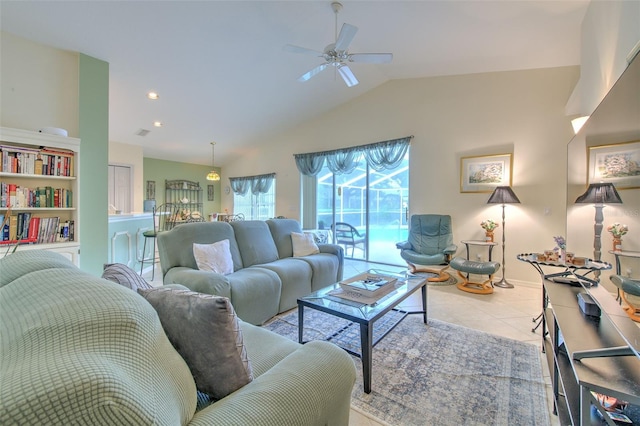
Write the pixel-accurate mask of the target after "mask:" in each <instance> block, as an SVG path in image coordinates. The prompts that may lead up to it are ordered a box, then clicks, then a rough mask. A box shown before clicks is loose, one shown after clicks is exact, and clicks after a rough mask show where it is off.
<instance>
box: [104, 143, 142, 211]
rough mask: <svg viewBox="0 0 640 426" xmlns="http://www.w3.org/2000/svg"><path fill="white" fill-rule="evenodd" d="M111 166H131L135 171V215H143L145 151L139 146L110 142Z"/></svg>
mask: <svg viewBox="0 0 640 426" xmlns="http://www.w3.org/2000/svg"><path fill="white" fill-rule="evenodd" d="M109 164H116V165H120V166H129V167H131V169H132V171H133V176H132V179H133V182H132V183H133V205H132V206H131V207H132V210H131V211H132V212H133V213H141V212H142V210H143V200H144V199H145V193H144V182H143V180H144V179H143V171H144V167H143V149H142V147H141V146H138V145H129V144H124V143H120V142H109Z"/></svg>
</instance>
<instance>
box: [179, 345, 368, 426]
mask: <svg viewBox="0 0 640 426" xmlns="http://www.w3.org/2000/svg"><path fill="white" fill-rule="evenodd" d="M355 378H356V370H355V365H354V363H353V360H352V359H351V357H350V356H349V355H348V354H347V353H346V352H345V351H344V350H342V349H340V348H338V347H337V346H335V345H333V344H331V343H328V342H324V341H313V342H309V343H307V344H305V345H302V346H301V347H300V348H299V349H298V350H296V351H295V352H292V353H291V354H289V355H288V356H287V357H285V358H283V359H282V360H281V361H280V362H279V363H277V364H276V365H275V366H274V367H273V368H271V369H270V370H269V371H267V372H265V373H264V374H262V375H261V376H259V377H257V378H256V379H254V380H253V381H252V382H251V383H249V384H248V385H246V386H244V387H242V388H240V389H238V390H237V391H235V392H234V393H232V394H230V395H228V396H227V397H225V398H223V399H221V400H219V401H217V402H215V403H213V404H211V405H210V406H208V407H207V408H205V409H203V410H201V411H199V412H197V413H196V414H195V415H194V417H193V419H192V420H191V422H190V423H189V424H190V425H194V426H197V425H203V426H204V425H212V424H225V425H252V424H253V425H255V424H269V425H346V424H348V423H349V410H350V406H351V391H352V389H353V385H354V383H355Z"/></svg>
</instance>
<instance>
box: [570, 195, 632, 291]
mask: <svg viewBox="0 0 640 426" xmlns="http://www.w3.org/2000/svg"><path fill="white" fill-rule="evenodd" d="M576 204H593V205H594V207H595V209H596V216H595V225H594V227H593V229H594V237H593V259H594V260H601V254H602V252H601V251H600V249H601V248H602V242H601V234H602V222H603V221H604V214H603V212H602V209H603V208H604V205H605V204H622V200H621V199H620V195H618V191H616V187H615V186H613V184H612V183H592V184H590V185H589V187H588V188H587V191H586V192H585V193H584V194H582V195H581V196H579V197H578V198H576ZM598 276H599V273H596V278H598Z"/></svg>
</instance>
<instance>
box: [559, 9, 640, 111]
mask: <svg viewBox="0 0 640 426" xmlns="http://www.w3.org/2000/svg"><path fill="white" fill-rule="evenodd" d="M639 41H640V2H639V1H592V2H591V3H589V7H588V8H587V12H586V14H585V17H584V20H583V22H582V34H581V49H580V65H581V67H580V81H579V83H578V84H577V85H576V88H575V91H574V93H573V94H572V96H571V98H570V100H569V102H568V103H567V109H566V110H567V115H574V116H575V115H589V114H591V113H592V112H593V111H594V110H595V109H596V107H597V106H598V104H599V103H600V101H602V99H603V98H604V97H605V95H606V94H607V93H608V92H609V89H611V87H612V86H613V85H614V83H615V82H616V81H617V80H618V78H619V77H620V75H621V74H622V72H623V71H624V70H625V68H626V67H627V60H626V59H627V55H628V54H629V52H630V51H631V50H632V49H633V47H634V46H635V45H636V43H638V42H639Z"/></svg>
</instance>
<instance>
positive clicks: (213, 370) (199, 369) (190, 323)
mask: <svg viewBox="0 0 640 426" xmlns="http://www.w3.org/2000/svg"><path fill="white" fill-rule="evenodd" d="M138 293H140V294H141V295H142V296H144V298H145V299H147V300H148V301H149V303H151V305H152V306H153V307H154V308H155V309H156V312H158V317H160V322H161V323H162V327H163V328H164V331H165V333H166V334H167V337H168V338H169V341H170V342H171V343H172V344H173V347H174V348H175V349H176V350H177V351H178V353H179V354H180V355H181V356H182V358H183V359H184V360H185V362H186V363H187V365H188V366H189V368H190V369H191V374H192V375H193V378H194V380H195V382H196V387H197V388H198V390H199V391H201V392H204V393H206V394H208V395H210V396H211V397H212V398H213V399H214V400H218V399H221V398H224V397H225V396H227V395H229V394H230V393H232V392H234V391H235V390H237V389H239V388H241V387H243V386H244V385H246V384H247V383H249V382H251V381H252V380H253V372H252V369H251V362H250V361H249V358H248V356H247V351H246V349H245V346H244V342H243V338H242V331H241V330H240V321H239V320H238V317H237V316H236V313H235V311H234V309H233V306H231V302H230V301H229V299H227V298H226V297H220V296H212V295H209V294H203V293H196V292H193V291H190V290H176V289H169V288H162V287H159V288H153V289H138Z"/></svg>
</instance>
